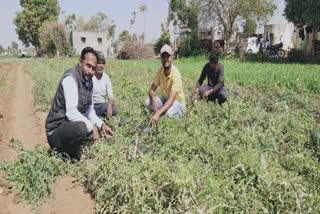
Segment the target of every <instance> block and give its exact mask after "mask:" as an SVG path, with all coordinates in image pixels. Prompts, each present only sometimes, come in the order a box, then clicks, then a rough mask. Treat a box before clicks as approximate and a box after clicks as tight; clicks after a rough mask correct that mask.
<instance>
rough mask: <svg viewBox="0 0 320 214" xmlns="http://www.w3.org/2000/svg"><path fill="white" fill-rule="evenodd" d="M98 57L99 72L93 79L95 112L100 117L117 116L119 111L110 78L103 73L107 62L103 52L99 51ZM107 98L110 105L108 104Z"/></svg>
mask: <svg viewBox="0 0 320 214" xmlns="http://www.w3.org/2000/svg"><path fill="white" fill-rule="evenodd" d="M97 56H98V64H97V71H96V73H95V75H94V76H93V77H92V82H93V104H94V110H95V111H96V114H97V116H98V117H111V116H115V115H116V114H117V109H116V108H115V106H114V105H113V104H114V99H113V93H112V85H111V81H110V78H109V76H108V75H107V74H106V73H104V72H103V71H104V66H105V63H106V60H105V57H104V54H103V53H102V52H101V51H97ZM107 98H108V103H106V99H107Z"/></svg>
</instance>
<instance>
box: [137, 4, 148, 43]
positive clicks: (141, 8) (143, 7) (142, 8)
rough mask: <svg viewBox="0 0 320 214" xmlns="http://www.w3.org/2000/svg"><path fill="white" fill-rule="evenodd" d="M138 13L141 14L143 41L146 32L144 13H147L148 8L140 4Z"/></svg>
mask: <svg viewBox="0 0 320 214" xmlns="http://www.w3.org/2000/svg"><path fill="white" fill-rule="evenodd" d="M139 11H140V12H141V13H142V14H143V40H144V39H145V36H146V35H145V32H146V16H145V12H147V11H148V7H147V5H146V4H140V6H139Z"/></svg>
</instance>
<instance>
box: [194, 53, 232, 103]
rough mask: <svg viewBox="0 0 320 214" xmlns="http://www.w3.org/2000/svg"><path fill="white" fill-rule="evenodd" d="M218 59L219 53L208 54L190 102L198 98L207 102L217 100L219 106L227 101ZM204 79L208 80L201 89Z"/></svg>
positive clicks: (222, 73) (222, 71)
mask: <svg viewBox="0 0 320 214" xmlns="http://www.w3.org/2000/svg"><path fill="white" fill-rule="evenodd" d="M219 57H220V54H219V52H211V53H210V55H209V62H208V63H207V64H206V65H205V66H204V67H203V69H202V72H201V75H200V78H199V80H198V81H197V83H196V86H195V88H194V92H193V96H192V101H195V100H196V99H197V98H198V97H200V98H201V99H202V98H203V99H206V100H208V101H215V100H218V103H219V104H220V105H221V104H222V103H224V102H225V101H226V100H227V93H226V91H225V89H224V67H223V65H222V64H221V63H219ZM205 78H207V79H208V84H207V85H204V86H202V87H201V85H202V83H203V81H204V80H205ZM200 87H201V88H200Z"/></svg>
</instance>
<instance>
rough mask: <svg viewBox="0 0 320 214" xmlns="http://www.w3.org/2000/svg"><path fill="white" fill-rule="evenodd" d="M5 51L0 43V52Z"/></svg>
mask: <svg viewBox="0 0 320 214" xmlns="http://www.w3.org/2000/svg"><path fill="white" fill-rule="evenodd" d="M4 51H5V49H4V48H3V46H2V45H0V53H3V52H4Z"/></svg>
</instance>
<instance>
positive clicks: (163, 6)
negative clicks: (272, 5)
mask: <svg viewBox="0 0 320 214" xmlns="http://www.w3.org/2000/svg"><path fill="white" fill-rule="evenodd" d="M278 1H279V2H280V10H277V11H276V14H275V16H274V17H273V18H272V19H271V20H272V22H277V21H280V20H281V22H283V21H285V20H284V19H283V18H281V14H282V13H283V12H282V11H283V3H281V2H283V0H278ZM0 3H1V4H0V5H1V7H0V26H1V27H0V44H1V45H2V46H3V47H4V48H7V47H8V46H9V45H11V42H12V41H16V42H18V44H19V47H21V45H22V43H21V42H20V41H19V40H18V36H17V34H16V32H15V25H14V24H13V19H14V17H15V15H16V12H18V11H21V10H22V8H21V7H20V3H19V0H0ZM142 3H144V4H146V5H147V8H148V10H147V12H146V13H145V20H146V41H148V42H154V41H155V40H156V39H158V38H159V37H160V34H161V28H160V25H161V23H163V22H165V21H166V16H167V13H168V0H59V5H60V8H61V11H63V13H62V14H61V15H60V18H59V19H60V20H64V18H65V17H66V15H67V14H70V13H75V14H76V16H77V17H79V16H83V17H84V18H86V20H87V19H88V17H90V16H93V15H95V14H97V13H98V12H104V13H105V14H107V16H108V17H109V18H110V19H112V20H114V22H115V25H116V26H117V27H116V38H117V36H118V34H119V33H120V32H122V31H123V30H125V29H128V30H129V31H130V33H136V34H142V32H143V30H144V18H143V15H142V14H141V13H139V12H138V11H139V6H140V5H141V4H142ZM133 11H137V16H136V23H135V25H133V26H130V19H131V14H132V12H133Z"/></svg>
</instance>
